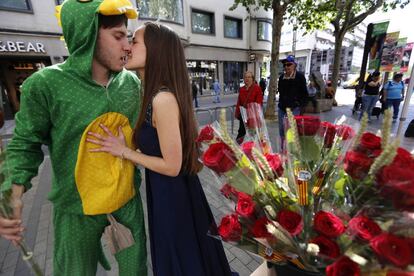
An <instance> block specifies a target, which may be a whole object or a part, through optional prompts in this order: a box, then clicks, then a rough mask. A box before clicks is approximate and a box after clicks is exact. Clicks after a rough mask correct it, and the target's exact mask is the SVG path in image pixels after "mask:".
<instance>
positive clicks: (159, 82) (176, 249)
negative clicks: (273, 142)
mask: <svg viewBox="0 0 414 276" xmlns="http://www.w3.org/2000/svg"><path fill="white" fill-rule="evenodd" d="M131 47H132V57H130V59H129V61H128V63H127V65H126V67H127V68H128V69H132V70H136V71H137V72H138V74H139V75H140V78H141V79H142V80H143V83H144V96H143V100H142V106H141V108H142V109H141V111H140V112H141V113H140V116H139V119H138V122H137V125H136V128H135V131H134V141H135V144H136V146H137V148H138V150H137V151H134V150H131V149H129V148H128V147H126V145H125V138H124V136H123V134H122V132H121V133H120V135H119V136H114V135H113V134H112V133H111V132H110V131H109V130H108V129H107V128H106V127H105V126H103V127H102V128H103V129H104V130H105V132H106V133H107V134H108V136H107V137H103V136H100V135H97V134H92V135H93V136H94V137H95V138H94V139H88V141H90V142H92V143H96V144H99V145H102V147H101V148H99V149H98V150H97V151H104V152H109V153H111V154H112V155H114V156H118V157H121V158H124V159H128V160H131V161H132V162H134V163H135V164H139V165H143V166H144V167H145V168H146V169H145V181H146V190H147V205H148V222H149V235H150V242H151V257H152V265H153V271H154V275H156V276H203V275H205V276H221V275H231V271H230V268H229V265H228V262H227V259H226V256H225V254H224V250H223V246H222V243H221V241H219V240H217V239H215V238H212V237H210V236H208V235H207V233H208V230H209V229H210V227H211V226H212V225H214V218H213V215H212V213H211V210H210V207H209V205H208V202H207V200H206V197H205V195H204V192H203V189H202V187H201V185H200V181H199V179H198V177H197V173H198V172H199V171H200V169H201V167H202V166H201V164H200V163H199V161H198V157H199V149H198V147H197V144H196V142H195V139H196V137H197V124H196V119H195V116H194V111H193V106H192V98H191V88H190V80H189V78H188V73H187V66H186V61H185V56H184V51H183V47H182V44H181V41H180V38H179V37H178V35H177V34H176V33H174V32H173V31H172V30H171V29H170V28H168V27H166V26H163V25H158V24H154V23H146V24H145V25H144V26H141V27H140V28H138V29H137V30H136V32H135V34H134V38H133V42H132V46H131Z"/></svg>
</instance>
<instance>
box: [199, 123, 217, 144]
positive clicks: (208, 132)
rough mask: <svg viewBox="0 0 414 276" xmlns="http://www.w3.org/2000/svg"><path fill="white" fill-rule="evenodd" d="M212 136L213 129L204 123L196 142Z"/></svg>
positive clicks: (206, 139)
mask: <svg viewBox="0 0 414 276" xmlns="http://www.w3.org/2000/svg"><path fill="white" fill-rule="evenodd" d="M213 138H214V129H213V128H212V127H211V126H210V125H206V126H205V127H203V128H202V129H201V130H200V134H199V135H198V137H197V139H196V142H208V141H211V140H213Z"/></svg>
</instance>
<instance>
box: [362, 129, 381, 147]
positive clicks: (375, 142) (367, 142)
mask: <svg viewBox="0 0 414 276" xmlns="http://www.w3.org/2000/svg"><path fill="white" fill-rule="evenodd" d="M360 145H361V147H362V148H363V149H366V150H370V151H373V150H376V149H380V148H381V138H380V137H378V136H377V135H375V134H373V133H371V132H365V133H364V134H362V137H361V142H360Z"/></svg>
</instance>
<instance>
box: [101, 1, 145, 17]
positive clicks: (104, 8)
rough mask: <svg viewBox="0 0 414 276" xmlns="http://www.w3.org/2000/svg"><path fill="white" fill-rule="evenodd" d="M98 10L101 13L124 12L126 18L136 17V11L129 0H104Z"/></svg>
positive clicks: (117, 13) (113, 13)
mask: <svg viewBox="0 0 414 276" xmlns="http://www.w3.org/2000/svg"><path fill="white" fill-rule="evenodd" d="M98 12H99V13H100V14H103V15H120V14H125V15H126V17H127V18H128V19H135V18H137V17H138V12H137V10H136V9H135V8H134V6H133V5H132V4H131V2H129V0H104V1H103V2H102V3H101V4H100V5H99V9H98Z"/></svg>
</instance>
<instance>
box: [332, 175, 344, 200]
mask: <svg viewBox="0 0 414 276" xmlns="http://www.w3.org/2000/svg"><path fill="white" fill-rule="evenodd" d="M345 183H346V178H345V177H342V178H340V179H339V180H338V181H336V182H335V186H334V188H335V191H336V193H337V194H338V195H339V196H341V197H344V196H345V194H344V185H345Z"/></svg>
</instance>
